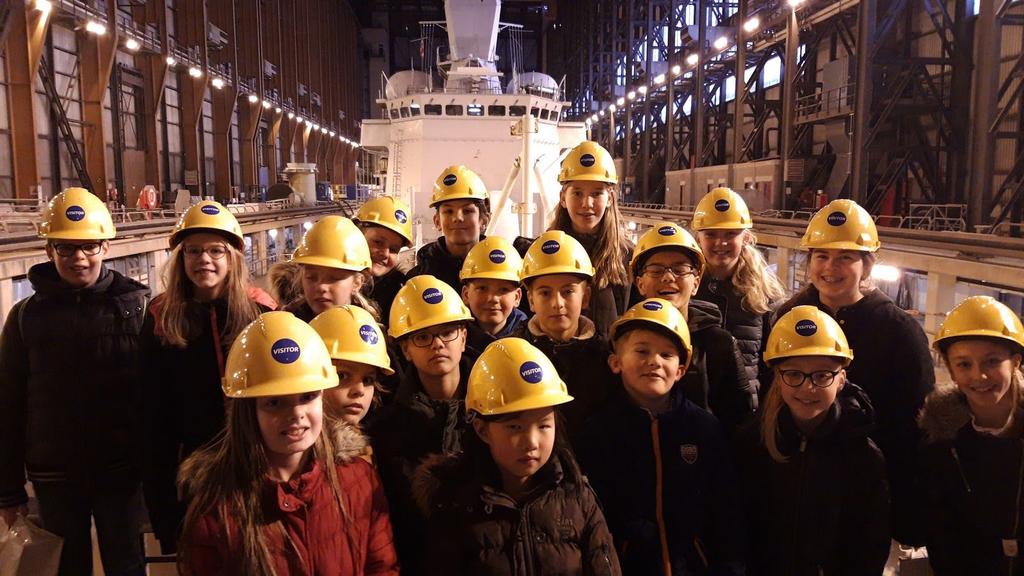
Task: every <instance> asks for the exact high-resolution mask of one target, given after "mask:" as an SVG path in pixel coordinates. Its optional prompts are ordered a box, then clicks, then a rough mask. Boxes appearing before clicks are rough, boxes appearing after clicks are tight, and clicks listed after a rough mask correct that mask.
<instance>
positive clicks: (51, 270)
mask: <svg viewBox="0 0 1024 576" xmlns="http://www.w3.org/2000/svg"><path fill="white" fill-rule="evenodd" d="M28 279H29V282H31V283H32V289H33V290H35V291H36V292H37V293H39V294H41V295H44V296H55V295H59V294H66V293H71V292H76V293H86V294H89V293H93V294H98V293H101V292H106V293H107V294H109V295H111V296H114V297H118V296H124V295H132V296H134V295H135V294H137V293H138V292H143V293H145V294H149V288H148V287H147V286H146V285H145V284H142V283H140V282H137V281H136V280H133V279H131V278H128V277H127V276H124V275H122V274H121V273H120V272H118V271H116V270H111V269H109V268H107V267H106V266H103V268H102V269H101V270H100V275H99V278H98V279H97V280H96V283H95V284H93V285H92V286H89V287H88V288H82V289H80V290H70V289H69V286H68V285H67V284H65V283H64V281H63V280H61V278H60V274H58V273H57V266H56V265H55V264H54V263H53V262H43V263H41V264H36V265H35V266H32V268H30V269H29V271H28Z"/></svg>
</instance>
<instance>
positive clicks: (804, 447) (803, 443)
mask: <svg viewBox="0 0 1024 576" xmlns="http://www.w3.org/2000/svg"><path fill="white" fill-rule="evenodd" d="M806 450H807V436H801V437H800V453H801V454H803V453H804V451H806Z"/></svg>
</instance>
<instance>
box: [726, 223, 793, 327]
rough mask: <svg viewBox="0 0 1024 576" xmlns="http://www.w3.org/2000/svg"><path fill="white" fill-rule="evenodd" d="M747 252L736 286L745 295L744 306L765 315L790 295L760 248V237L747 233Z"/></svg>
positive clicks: (741, 260)
mask: <svg viewBox="0 0 1024 576" xmlns="http://www.w3.org/2000/svg"><path fill="white" fill-rule="evenodd" d="M743 233H744V241H743V249H742V250H741V251H740V258H739V261H738V262H737V263H736V271H735V272H733V275H732V285H733V286H734V287H735V288H736V292H737V293H738V294H742V298H741V299H740V304H741V305H742V306H743V309H744V310H746V311H747V312H750V313H752V314H764V313H765V312H768V311H769V310H771V309H772V303H773V302H778V301H780V300H782V299H783V298H784V297H785V296H786V289H785V288H783V286H782V283H781V282H779V278H778V277H777V276H776V275H775V274H773V273H772V272H771V271H770V270H769V269H768V262H766V261H765V259H764V256H762V255H761V251H760V250H758V249H757V236H755V235H754V233H753V232H751V231H750V230H744V232H743Z"/></svg>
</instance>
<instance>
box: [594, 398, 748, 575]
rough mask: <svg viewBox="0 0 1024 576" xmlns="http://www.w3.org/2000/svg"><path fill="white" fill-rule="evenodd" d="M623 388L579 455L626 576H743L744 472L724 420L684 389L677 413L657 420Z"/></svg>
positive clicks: (600, 416)
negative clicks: (736, 463)
mask: <svg viewBox="0 0 1024 576" xmlns="http://www.w3.org/2000/svg"><path fill="white" fill-rule="evenodd" d="M616 387H617V388H616V391H615V393H614V394H613V395H612V396H611V397H610V398H609V399H608V401H607V402H606V403H605V404H604V406H602V407H601V408H600V409H599V410H598V411H597V412H596V413H595V414H594V415H593V416H591V418H590V419H589V420H587V424H586V429H585V431H584V434H583V436H582V438H581V439H580V441H579V442H578V444H577V447H576V448H577V454H578V455H579V459H580V465H581V467H582V468H583V472H584V473H585V474H586V475H587V477H588V478H589V479H590V482H591V483H592V484H593V486H594V490H595V491H596V492H597V495H598V497H599V498H600V499H601V502H602V504H603V506H604V511H605V517H606V518H607V519H608V525H609V527H610V528H611V531H612V534H613V535H614V536H615V546H616V548H617V549H618V551H619V558H620V561H621V562H622V570H623V572H624V573H626V574H644V575H648V574H651V575H653V574H662V575H664V576H673V575H691V574H692V575H697V574H715V575H725V574H736V575H739V574H743V561H742V557H743V532H742V514H741V512H740V508H739V493H738V490H737V483H736V473H735V469H734V468H733V462H732V450H731V449H730V448H729V445H728V443H727V441H726V438H725V434H724V432H723V430H722V427H721V425H720V424H719V422H718V420H717V419H716V418H715V417H714V416H712V415H711V414H710V413H709V412H707V411H706V410H703V409H701V408H698V407H697V406H695V405H694V404H693V403H692V402H690V401H689V400H687V399H686V398H685V395H684V394H683V393H682V390H680V389H679V388H678V387H675V388H673V390H672V396H671V399H672V403H673V406H672V409H671V410H669V411H668V412H665V413H662V414H658V415H657V416H655V415H653V414H652V413H651V412H648V411H647V410H645V409H643V408H640V407H639V406H637V405H636V404H634V403H633V402H632V400H630V398H629V397H628V395H627V394H626V392H625V390H624V389H623V388H622V383H621V380H619V381H618V382H617V383H616ZM659 503H661V509H660V510H659V509H658V504H659ZM663 550H664V551H667V553H668V557H667V558H665V557H664V556H663V554H662V551H663ZM667 565H670V566H671V568H670V569H669V568H667Z"/></svg>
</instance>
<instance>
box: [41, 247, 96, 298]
mask: <svg viewBox="0 0 1024 576" xmlns="http://www.w3.org/2000/svg"><path fill="white" fill-rule="evenodd" d="M107 246H108V243H107V241H106V240H56V241H54V242H52V243H48V244H47V245H46V255H47V256H49V257H50V260H53V264H54V266H56V267H57V274H58V275H59V276H60V279H61V280H63V281H64V282H65V283H66V284H68V285H70V286H71V287H72V288H75V289H80V288H88V287H89V286H92V285H93V284H95V283H96V281H97V280H99V278H100V272H102V271H103V256H104V255H105V254H106V253H107ZM87 252H88V253H87ZM62 254H67V256H62Z"/></svg>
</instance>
